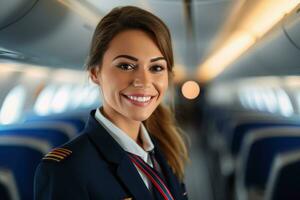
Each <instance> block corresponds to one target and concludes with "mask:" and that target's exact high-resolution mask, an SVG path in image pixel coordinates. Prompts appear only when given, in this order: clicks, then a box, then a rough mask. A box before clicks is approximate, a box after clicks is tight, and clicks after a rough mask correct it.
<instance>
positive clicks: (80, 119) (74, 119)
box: [24, 111, 89, 134]
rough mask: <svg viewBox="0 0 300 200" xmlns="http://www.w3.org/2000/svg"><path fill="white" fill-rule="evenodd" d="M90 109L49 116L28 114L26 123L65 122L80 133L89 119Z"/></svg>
mask: <svg viewBox="0 0 300 200" xmlns="http://www.w3.org/2000/svg"><path fill="white" fill-rule="evenodd" d="M88 114H89V111H87V112H86V113H73V112H69V113H63V114H54V115H47V116H38V115H27V116H26V117H25V121H24V123H27V122H37V121H38V122H65V123H68V124H70V125H72V126H73V127H75V128H76V130H77V133H78V134H79V133H80V132H81V131H82V130H83V128H84V126H85V122H86V120H87V119H88Z"/></svg>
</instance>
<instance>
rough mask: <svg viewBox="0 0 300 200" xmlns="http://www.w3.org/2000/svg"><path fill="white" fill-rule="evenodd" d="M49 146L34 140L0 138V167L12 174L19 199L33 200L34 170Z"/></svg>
mask: <svg viewBox="0 0 300 200" xmlns="http://www.w3.org/2000/svg"><path fill="white" fill-rule="evenodd" d="M50 149H51V147H50V145H49V144H48V143H47V142H45V141H43V140H38V139H35V138H29V137H21V136H18V137H16V136H2V137H1V139H0V167H1V168H6V169H8V170H10V171H11V172H12V173H13V176H14V177H15V180H16V185H17V189H18V191H19V196H20V199H22V200H32V199H33V180H34V173H35V169H36V167H37V165H38V163H39V162H40V160H41V158H42V157H43V156H44V155H45V154H46V153H47V152H49V151H50Z"/></svg>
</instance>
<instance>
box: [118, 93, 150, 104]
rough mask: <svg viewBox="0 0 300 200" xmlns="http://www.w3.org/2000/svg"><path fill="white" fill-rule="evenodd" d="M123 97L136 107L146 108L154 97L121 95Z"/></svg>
mask: <svg viewBox="0 0 300 200" xmlns="http://www.w3.org/2000/svg"><path fill="white" fill-rule="evenodd" d="M122 96H123V97H125V99H126V100H127V101H129V102H130V103H132V104H133V105H136V106H147V105H148V104H150V102H151V101H152V99H153V97H154V96H155V95H145V94H130V95H126V94H122Z"/></svg>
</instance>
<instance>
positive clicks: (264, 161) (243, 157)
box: [236, 126, 300, 200]
mask: <svg viewBox="0 0 300 200" xmlns="http://www.w3.org/2000/svg"><path fill="white" fill-rule="evenodd" d="M294 149H300V127H288V126H286V127H272V128H265V129H260V130H255V131H253V132H251V134H248V135H247V136H246V138H245V140H244V142H243V147H242V151H241V153H240V155H239V157H238V161H237V165H236V166H237V168H236V194H237V196H238V197H239V198H238V199H241V200H243V199H252V198H251V197H253V196H255V198H256V199H257V198H258V197H263V196H264V192H265V189H266V183H267V179H268V177H269V175H270V170H271V166H272V162H273V160H274V158H275V156H276V155H278V154H279V153H283V152H287V151H290V150H294ZM258 199H260V198H258Z"/></svg>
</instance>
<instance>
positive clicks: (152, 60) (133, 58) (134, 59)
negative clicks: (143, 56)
mask: <svg viewBox="0 0 300 200" xmlns="http://www.w3.org/2000/svg"><path fill="white" fill-rule="evenodd" d="M118 58H127V59H129V60H133V61H138V60H139V59H137V58H135V57H133V56H130V55H119V56H116V57H115V58H114V59H113V60H116V59H118ZM158 60H166V59H165V58H164V57H157V58H152V59H151V60H150V62H155V61H158Z"/></svg>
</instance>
